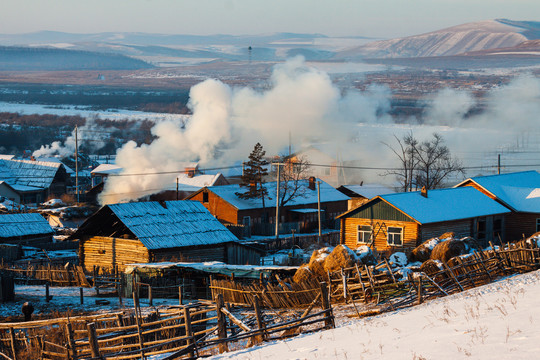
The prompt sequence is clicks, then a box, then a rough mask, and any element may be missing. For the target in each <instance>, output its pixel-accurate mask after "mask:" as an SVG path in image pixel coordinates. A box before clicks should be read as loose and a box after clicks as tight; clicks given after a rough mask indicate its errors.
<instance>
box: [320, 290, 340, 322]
mask: <svg viewBox="0 0 540 360" xmlns="http://www.w3.org/2000/svg"><path fill="white" fill-rule="evenodd" d="M320 287H321V303H322V307H323V310H328V312H327V313H326V315H325V320H324V327H325V328H326V329H330V328H335V327H336V326H335V324H334V313H333V311H332V306H331V305H330V296H329V294H328V287H327V286H326V283H325V282H324V281H322V282H321V283H320Z"/></svg>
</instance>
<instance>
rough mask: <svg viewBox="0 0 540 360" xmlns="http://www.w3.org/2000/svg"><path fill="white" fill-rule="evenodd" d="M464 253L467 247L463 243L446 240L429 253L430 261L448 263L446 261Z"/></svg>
mask: <svg viewBox="0 0 540 360" xmlns="http://www.w3.org/2000/svg"><path fill="white" fill-rule="evenodd" d="M466 253H467V247H466V246H465V243H464V242H463V241H460V240H447V241H443V242H441V243H438V244H437V245H435V247H434V248H433V250H432V251H431V259H432V260H441V261H444V262H448V260H450V259H451V258H453V257H454V256H459V255H463V254H466Z"/></svg>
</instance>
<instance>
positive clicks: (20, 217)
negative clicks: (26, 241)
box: [0, 213, 54, 238]
mask: <svg viewBox="0 0 540 360" xmlns="http://www.w3.org/2000/svg"><path fill="white" fill-rule="evenodd" d="M41 234H43V235H49V234H54V230H53V228H52V227H51V225H49V222H48V221H47V220H45V218H44V217H43V216H41V214H37V213H29V214H7V215H0V238H12V237H18V236H27V235H41Z"/></svg>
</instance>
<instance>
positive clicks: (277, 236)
mask: <svg viewBox="0 0 540 360" xmlns="http://www.w3.org/2000/svg"><path fill="white" fill-rule="evenodd" d="M272 165H276V166H277V187H276V240H277V239H278V238H279V188H280V183H279V180H280V179H279V178H280V173H279V169H280V167H281V165H283V164H282V163H275V164H272Z"/></svg>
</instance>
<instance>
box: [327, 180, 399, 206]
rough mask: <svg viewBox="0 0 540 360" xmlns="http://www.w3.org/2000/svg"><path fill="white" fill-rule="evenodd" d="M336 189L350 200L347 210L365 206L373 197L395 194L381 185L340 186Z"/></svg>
mask: <svg viewBox="0 0 540 360" xmlns="http://www.w3.org/2000/svg"><path fill="white" fill-rule="evenodd" d="M337 189H338V191H341V192H342V193H344V194H345V195H347V196H348V197H350V198H351V200H349V205H348V209H353V208H356V207H358V206H360V205H362V204H365V203H367V202H368V201H369V200H371V199H373V198H374V197H375V196H378V195H386V194H393V193H395V191H394V190H393V189H391V188H389V187H388V186H384V185H381V184H364V183H360V184H358V185H341V186H340V187H338V188H337Z"/></svg>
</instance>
